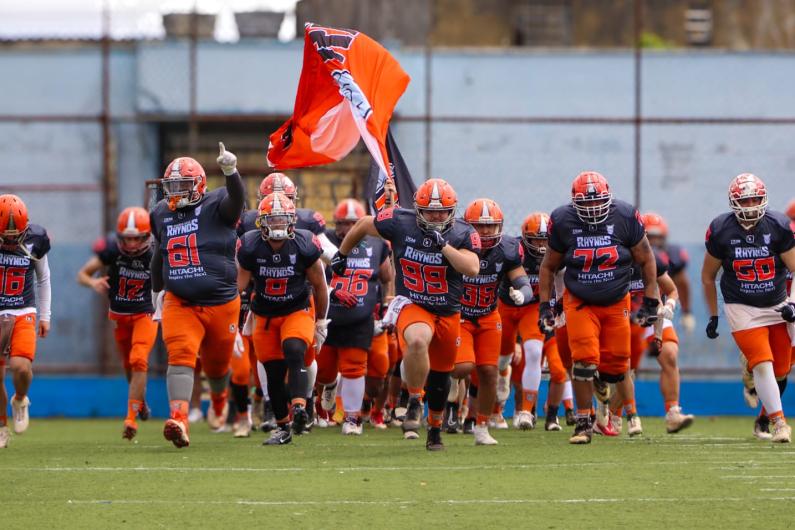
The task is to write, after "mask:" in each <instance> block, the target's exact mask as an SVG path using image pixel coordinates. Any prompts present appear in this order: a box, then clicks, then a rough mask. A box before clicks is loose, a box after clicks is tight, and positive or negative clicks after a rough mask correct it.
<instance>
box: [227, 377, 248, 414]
mask: <svg viewBox="0 0 795 530" xmlns="http://www.w3.org/2000/svg"><path fill="white" fill-rule="evenodd" d="M231 387H232V401H234V403H235V411H237V413H238V414H245V413H246V412H248V386H247V385H236V384H234V383H232V384H231Z"/></svg>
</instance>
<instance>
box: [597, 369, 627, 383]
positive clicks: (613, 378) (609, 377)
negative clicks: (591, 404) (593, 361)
mask: <svg viewBox="0 0 795 530" xmlns="http://www.w3.org/2000/svg"><path fill="white" fill-rule="evenodd" d="M625 375H626V374H607V373H605V372H599V379H600V380H602V381H603V382H605V383H611V384H616V383H620V382H621V381H623V380H624V377H625Z"/></svg>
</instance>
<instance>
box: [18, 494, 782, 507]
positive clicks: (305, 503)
mask: <svg viewBox="0 0 795 530" xmlns="http://www.w3.org/2000/svg"><path fill="white" fill-rule="evenodd" d="M793 500H795V496H789V497H636V498H627V497H622V498H600V497H596V498H574V499H446V500H434V501H429V502H431V503H433V504H436V505H447V506H457V505H462V504H495V505H506V504H590V503H593V504H608V503H628V502H640V503H714V502H747V501H793ZM17 502H22V501H12V502H10V503H6V504H16V503H17ZM34 502H35V501H34ZM38 502H39V503H42V504H52V503H58V502H60V501H55V500H44V501H38ZM25 504H30V501H25ZM66 504H70V505H113V504H121V505H125V504H126V505H129V504H134V505H135V504H150V505H151V504H167V505H170V506H175V505H180V504H182V505H186V504H189V505H207V504H210V505H243V506H339V505H380V506H405V505H418V504H424V502H423V501H418V500H394V499H388V500H387V499H385V500H375V501H366V500H355V499H335V500H327V501H310V500H306V501H304V500H301V501H263V500H255V499H238V500H229V501H224V500H217V499H216V500H196V499H190V500H184V499H179V500H163V499H116V500H112V499H92V500H67V501H66Z"/></svg>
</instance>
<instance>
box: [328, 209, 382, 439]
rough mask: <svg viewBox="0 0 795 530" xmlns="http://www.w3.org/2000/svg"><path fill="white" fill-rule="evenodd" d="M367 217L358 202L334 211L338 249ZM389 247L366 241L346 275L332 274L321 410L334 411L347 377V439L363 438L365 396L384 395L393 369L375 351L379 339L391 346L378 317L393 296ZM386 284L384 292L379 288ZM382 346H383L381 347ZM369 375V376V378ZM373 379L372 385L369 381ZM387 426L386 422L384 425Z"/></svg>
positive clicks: (377, 240) (334, 240)
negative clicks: (385, 298)
mask: <svg viewBox="0 0 795 530" xmlns="http://www.w3.org/2000/svg"><path fill="white" fill-rule="evenodd" d="M362 217H364V207H363V206H362V205H361V203H359V201H356V200H354V199H345V200H343V201H342V202H340V203H339V204H338V205H337V207H336V208H335V209H334V231H333V232H332V231H330V233H328V234H327V235H328V238H329V240H331V242H332V243H333V244H334V245H335V246H336V245H339V244H340V243H342V241H343V239H344V238H345V236H346V235H347V233H348V232H349V231H350V229H351V228H352V227H353V225H354V224H355V223H356V222H357V221H358V220H359V219H361V218H362ZM388 258H389V247H388V246H387V244H386V242H385V241H384V240H383V239H381V238H379V237H373V236H365V237H364V238H363V239H362V240H361V241H360V242H359V244H358V245H357V246H356V247H354V248H353V249H352V250H351V253H350V256H349V257H348V260H347V268H346V269H345V272H344V274H341V275H340V274H336V273H333V272H332V271H331V270H330V269H328V270H327V271H326V275H327V277H328V279H329V289H330V293H329V319H330V320H331V323H330V324H329V327H328V337H326V341H325V342H324V343H323V348H321V350H320V354H319V355H318V382H319V383H320V384H321V385H323V387H324V389H323V399H322V402H321V405H322V406H323V408H324V409H325V410H331V409H332V408H333V406H334V398H335V395H336V388H337V374H338V372H339V373H340V374H341V378H342V387H341V392H340V393H341V397H342V407H343V410H344V412H345V416H344V420H343V424H342V434H353V435H359V434H361V433H362V420H361V415H360V413H361V409H362V402H363V400H364V395H365V386H366V383H367V382H369V383H370V384H369V386H370V388H368V389H367V395H368V396H373V397H374V396H377V395H378V394H379V393H380V392H381V386H382V385H383V380H384V377H385V376H386V371H387V369H388V365H389V356H388V355H389V354H388V351H387V350H386V347H384V348H377V347H375V348H374V347H373V346H374V340H377V341H382V342H383V343H384V344H383V346H386V345H387V344H386V335H383V334H381V335H382V339H383V340H382V339H376V338H375V337H374V325H375V324H374V323H375V318H374V312H375V309H376V306H378V305H380V304H381V303H382V300H381V293H384V292H388V289H389V284H390V282H392V280H393V277H394V273H393V271H392V264H391V262H390V260H389V259H388ZM379 284H381V288H379ZM376 346H377V344H376ZM365 376H367V377H365ZM368 380H369V381H368ZM381 423H383V421H382V422H381Z"/></svg>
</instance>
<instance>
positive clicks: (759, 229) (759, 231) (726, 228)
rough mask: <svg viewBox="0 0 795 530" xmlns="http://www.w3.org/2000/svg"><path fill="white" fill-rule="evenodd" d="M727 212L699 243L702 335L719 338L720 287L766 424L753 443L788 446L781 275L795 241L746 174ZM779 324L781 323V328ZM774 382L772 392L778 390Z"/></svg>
mask: <svg viewBox="0 0 795 530" xmlns="http://www.w3.org/2000/svg"><path fill="white" fill-rule="evenodd" d="M729 204H730V206H731V210H732V211H731V212H727V213H724V214H722V215H719V216H718V217H716V218H715V219H714V220H713V221H712V223H710V225H709V229H708V230H707V236H706V247H707V252H706V254H704V264H703V267H702V269H701V282H702V284H703V286H704V295H705V297H706V301H707V307H708V309H709V311H710V319H709V324H708V325H707V329H706V333H707V336H708V337H709V338H710V339H714V338H717V337H718V294H717V289H716V287H715V278H716V277H717V274H718V271H719V270H721V268H722V269H723V275H722V276H721V280H720V288H721V294H722V295H723V302H724V303H723V311H724V313H725V315H726V318H727V319H728V321H729V327H730V328H731V330H732V336H733V337H734V341H735V342H736V343H737V346H738V347H739V348H740V351H741V352H742V354H743V355H744V356H745V359H746V361H747V364H748V369H749V370H750V371H751V373H752V374H753V379H754V386H755V388H756V393H757V395H758V396H759V399H760V400H761V401H762V405H763V407H764V412H763V414H764V413H765V412H766V417H767V418H769V421H770V422H772V428H771V429H770V431H771V432H769V433H768V432H767V427H768V425H767V424H765V425H762V426H760V425H758V424H757V425H755V429H754V430H755V434H756V435H757V437H759V438H763V439H771V440H772V441H773V442H783V443H789V442H790V438H791V434H792V430H791V428H790V426H789V425H787V422H786V419H785V418H784V411H783V407H782V405H781V391H782V390H783V386H784V385H785V384H786V378H787V375H788V374H789V371H790V364H791V362H790V361H791V353H792V349H791V343H790V336H789V333H788V331H787V322H795V304H793V303H792V302H789V301H788V300H787V292H786V274H787V270H789V271H790V272H793V271H795V250H793V248H794V247H795V239H793V237H792V230H791V229H790V227H789V219H787V217H786V216H785V215H784V214H782V213H779V212H774V211H768V210H767V188H766V187H765V184H764V182H762V180H761V179H760V178H759V177H757V176H756V175H752V174H750V173H743V174H740V175H738V176H736V177H735V178H734V180H732V182H731V185H730V186H729ZM785 321H786V322H785ZM777 381H778V385H777Z"/></svg>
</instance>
